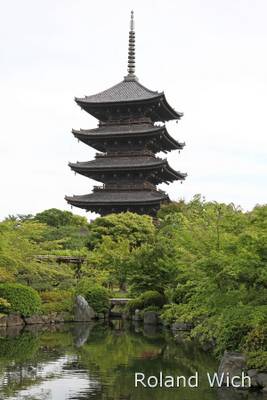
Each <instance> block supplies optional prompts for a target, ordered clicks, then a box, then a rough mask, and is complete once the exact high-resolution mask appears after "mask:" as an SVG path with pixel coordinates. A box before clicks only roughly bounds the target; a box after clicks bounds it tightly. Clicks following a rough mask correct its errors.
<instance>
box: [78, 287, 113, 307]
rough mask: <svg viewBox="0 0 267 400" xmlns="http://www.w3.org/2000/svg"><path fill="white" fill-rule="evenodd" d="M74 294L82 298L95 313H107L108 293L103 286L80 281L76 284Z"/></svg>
mask: <svg viewBox="0 0 267 400" xmlns="http://www.w3.org/2000/svg"><path fill="white" fill-rule="evenodd" d="M76 292H77V294H81V295H83V296H84V298H85V299H86V301H87V302H88V304H89V305H90V306H91V307H92V308H93V309H94V311H95V312H97V313H103V312H106V311H108V309H109V292H108V290H107V289H105V288H104V287H103V286H100V285H98V284H94V283H92V282H90V281H88V280H82V281H81V282H80V283H79V284H78V286H77V290H76Z"/></svg>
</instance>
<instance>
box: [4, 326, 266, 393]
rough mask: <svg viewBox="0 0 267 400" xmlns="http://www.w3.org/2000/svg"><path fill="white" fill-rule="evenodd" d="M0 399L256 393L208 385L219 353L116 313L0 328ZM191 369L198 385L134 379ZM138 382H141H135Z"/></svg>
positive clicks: (173, 374)
mask: <svg viewBox="0 0 267 400" xmlns="http://www.w3.org/2000/svg"><path fill="white" fill-rule="evenodd" d="M0 335H1V337H0V399H1V400H71V399H72V400H74V399H75V400H85V399H95V400H100V399H101V400H135V399H136V400H151V399H153V400H159V399H160V400H172V399H174V400H176V399H177V400H202V399H203V400H217V399H218V400H224V399H225V400H226V399H227V400H236V399H242V398H244V399H245V398H246V399H249V400H250V399H255V398H257V399H258V398H260V399H261V398H262V397H261V396H260V395H259V394H257V393H254V394H253V393H251V394H249V396H248V397H247V393H244V392H242V391H238V392H232V391H231V390H229V389H214V388H211V387H209V385H208V381H207V378H206V374H207V372H210V373H214V372H215V371H216V370H217V367H218V361H217V360H215V359H214V358H213V357H211V356H210V355H209V354H207V353H205V352H203V351H200V350H199V349H198V348H197V347H196V346H194V345H193V344H192V343H189V342H186V341H184V340H181V341H179V342H178V343H177V342H176V343H175V342H174V339H173V337H172V336H171V334H170V332H168V331H167V330H164V329H159V328H155V327H152V326H146V327H143V326H142V325H137V324H135V325H129V324H127V323H126V322H123V321H121V320H117V321H111V322H109V323H95V324H62V325H54V326H37V325H35V326H27V327H26V328H24V329H23V330H20V329H19V328H13V329H11V330H9V331H8V332H6V331H3V332H2V331H0ZM160 371H162V372H163V373H164V375H172V376H181V375H184V376H186V377H189V376H192V375H193V374H195V373H196V371H197V372H198V373H199V386H198V388H189V387H183V386H182V387H179V388H159V387H157V388H145V387H143V385H139V386H138V387H135V382H134V377H135V373H136V372H140V373H143V374H145V376H152V375H155V376H159V373H160ZM140 386H141V387H140Z"/></svg>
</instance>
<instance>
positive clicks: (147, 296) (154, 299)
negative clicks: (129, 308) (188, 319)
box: [141, 290, 166, 308]
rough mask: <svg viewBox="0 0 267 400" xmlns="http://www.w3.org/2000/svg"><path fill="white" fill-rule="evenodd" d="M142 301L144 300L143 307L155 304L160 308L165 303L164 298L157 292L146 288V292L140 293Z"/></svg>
mask: <svg viewBox="0 0 267 400" xmlns="http://www.w3.org/2000/svg"><path fill="white" fill-rule="evenodd" d="M141 297H142V299H143V302H144V307H145V308H146V307H149V306H157V307H158V308H162V307H163V306H164V304H166V298H165V296H163V295H162V294H160V293H159V292H156V291H155V290H148V291H147V292H145V293H143V294H142V295H141Z"/></svg>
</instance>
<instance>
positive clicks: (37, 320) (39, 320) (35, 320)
mask: <svg viewBox="0 0 267 400" xmlns="http://www.w3.org/2000/svg"><path fill="white" fill-rule="evenodd" d="M24 321H25V323H26V324H27V325H35V324H45V323H49V322H48V317H47V316H45V315H44V316H42V315H32V316H31V317H27V318H24Z"/></svg>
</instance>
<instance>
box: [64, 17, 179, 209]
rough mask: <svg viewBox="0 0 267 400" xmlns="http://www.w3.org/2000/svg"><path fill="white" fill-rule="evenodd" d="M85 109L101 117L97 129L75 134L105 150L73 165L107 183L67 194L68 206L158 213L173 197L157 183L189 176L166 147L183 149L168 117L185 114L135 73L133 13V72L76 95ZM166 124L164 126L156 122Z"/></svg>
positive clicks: (130, 67)
mask: <svg viewBox="0 0 267 400" xmlns="http://www.w3.org/2000/svg"><path fill="white" fill-rule="evenodd" d="M75 101H76V103H77V104H78V105H80V106H81V108H82V109H83V110H85V111H87V112H88V113H89V114H91V115H92V116H94V117H95V118H97V119H98V120H99V124H98V128H96V129H90V130H83V129H82V130H79V131H77V130H73V134H74V136H75V137H76V138H77V139H79V140H81V141H82V142H84V143H85V144H87V145H89V146H91V147H93V148H94V149H96V150H97V151H99V152H100V153H97V154H96V157H95V159H94V160H92V161H87V162H77V163H70V164H69V166H70V167H71V169H72V170H73V171H75V172H77V173H79V174H82V175H85V176H86V177H89V178H92V179H95V180H96V181H98V182H102V183H103V185H102V186H97V187H94V190H93V193H91V194H87V195H82V196H72V197H69V196H66V200H67V202H68V203H69V204H71V205H73V206H76V207H80V208H84V209H86V210H87V211H92V212H96V213H99V214H101V215H106V214H109V213H113V212H115V213H119V212H124V211H132V212H137V213H139V214H150V215H155V214H156V212H157V211H158V209H159V208H160V204H161V203H163V202H168V201H169V197H168V195H167V194H166V193H165V192H163V191H161V190H158V189H157V187H156V185H158V184H160V183H163V182H165V183H169V182H173V181H175V180H184V179H185V177H186V174H184V173H181V172H179V171H175V170H173V169H172V168H171V167H170V165H169V164H168V162H167V160H166V159H162V158H159V157H156V156H155V154H156V153H158V152H160V151H163V152H165V153H166V152H168V151H171V150H177V149H179V150H181V149H183V147H184V143H179V142H177V141H176V140H175V139H173V138H172V137H171V136H170V135H169V133H168V131H167V129H166V127H165V125H164V122H165V121H170V120H179V119H180V118H181V117H182V115H183V114H182V113H180V112H177V111H175V110H174V109H173V108H172V107H171V106H170V105H169V104H168V102H167V100H166V98H165V95H164V92H160V93H159V92H154V91H151V90H149V89H147V88H146V87H144V86H143V85H141V84H140V83H139V81H138V79H137V77H136V76H135V32H134V19H133V11H132V13H131V23H130V32H129V52H128V75H127V76H125V78H124V80H123V81H122V82H120V83H118V84H117V85H115V86H113V87H111V88H109V89H107V90H105V91H103V92H100V93H97V94H95V95H92V96H86V97H84V98H75ZM157 122H161V124H156V123H157Z"/></svg>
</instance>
